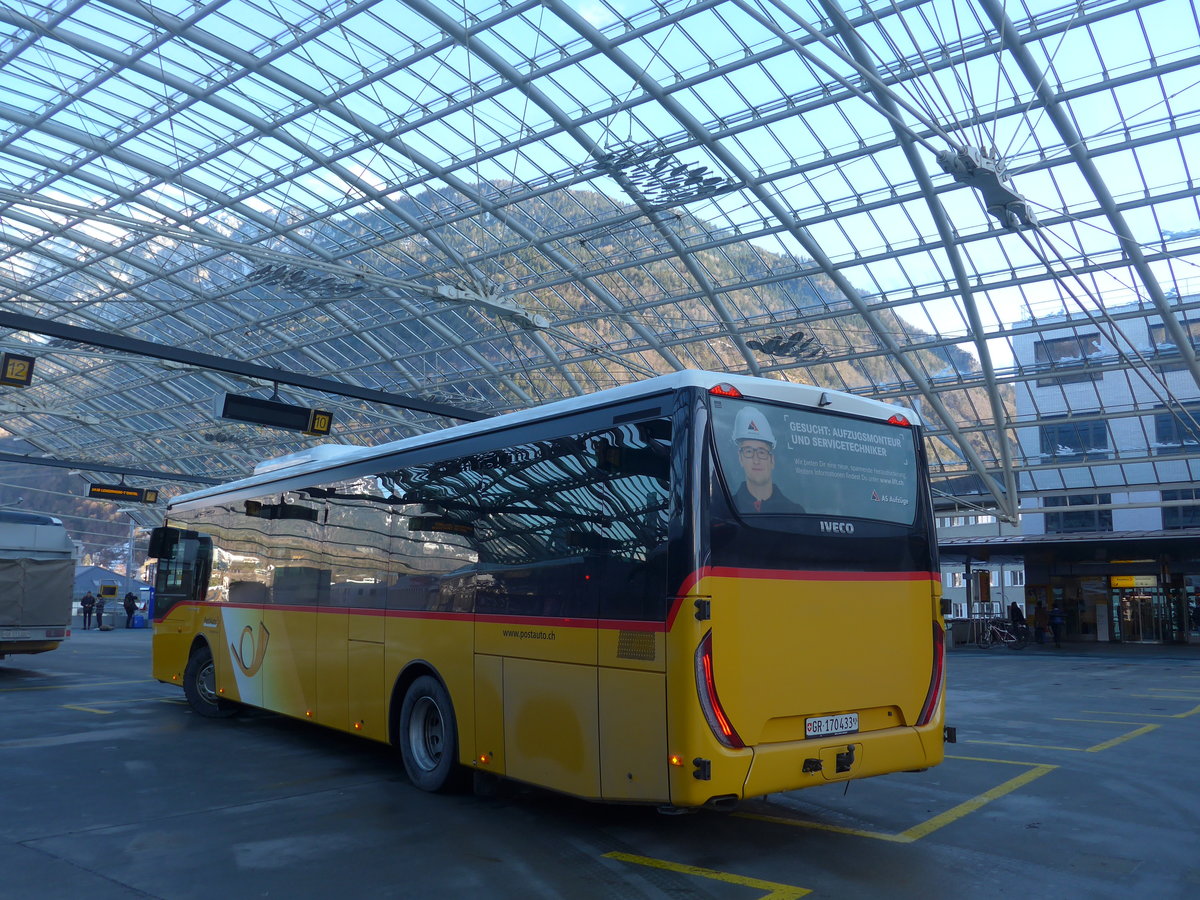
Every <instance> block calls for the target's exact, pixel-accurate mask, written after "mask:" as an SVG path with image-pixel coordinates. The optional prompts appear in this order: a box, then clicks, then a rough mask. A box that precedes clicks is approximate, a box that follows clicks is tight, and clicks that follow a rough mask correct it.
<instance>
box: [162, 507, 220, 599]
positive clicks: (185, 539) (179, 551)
mask: <svg viewBox="0 0 1200 900" xmlns="http://www.w3.org/2000/svg"><path fill="white" fill-rule="evenodd" d="M155 532H164V533H163V534H157V535H156V534H152V535H151V546H152V549H153V551H154V553H156V554H157V555H158V573H157V575H156V576H155V579H154V607H155V609H154V614H155V616H156V617H162V616H164V615H166V613H167V611H168V610H170V608H171V607H172V606H174V605H175V604H177V603H185V602H186V603H199V602H202V601H203V600H204V599H205V595H206V593H207V590H208V582H209V574H210V572H211V570H212V557H213V549H212V538H210V537H209V536H208V535H206V534H199V533H198V532H195V531H180V530H179V529H177V528H165V527H164V528H156V529H155ZM164 554H166V555H164ZM151 555H154V554H151Z"/></svg>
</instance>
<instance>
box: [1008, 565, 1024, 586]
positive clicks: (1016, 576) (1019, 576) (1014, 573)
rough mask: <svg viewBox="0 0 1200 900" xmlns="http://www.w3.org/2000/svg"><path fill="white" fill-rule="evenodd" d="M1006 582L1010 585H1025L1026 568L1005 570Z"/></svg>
mask: <svg viewBox="0 0 1200 900" xmlns="http://www.w3.org/2000/svg"><path fill="white" fill-rule="evenodd" d="M1004 583H1005V584H1006V585H1008V586H1009V587H1024V586H1025V570H1024V569H1007V570H1006V571H1005V572H1004Z"/></svg>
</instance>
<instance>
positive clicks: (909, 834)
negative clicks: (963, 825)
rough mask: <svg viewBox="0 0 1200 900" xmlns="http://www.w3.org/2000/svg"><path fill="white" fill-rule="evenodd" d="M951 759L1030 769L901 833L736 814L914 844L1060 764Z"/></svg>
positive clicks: (782, 823)
mask: <svg viewBox="0 0 1200 900" xmlns="http://www.w3.org/2000/svg"><path fill="white" fill-rule="evenodd" d="M946 758H947V759H959V760H966V761H969V762H985V763H1000V764H1003V765H1012V766H1029V767H1030V768H1029V771H1027V772H1022V773H1021V774H1020V775H1017V776H1015V777H1013V778H1010V779H1008V781H1005V782H1003V783H1002V784H998V785H996V787H994V788H992V789H990V790H987V791H984V792H983V793H982V794H979V795H977V796H975V797H972V798H970V799H969V800H964V801H963V802H962V803H960V804H958V805H957V806H955V807H952V808H950V809H948V810H946V811H945V812H944V813H939V814H938V815H936V816H934V817H933V818H931V819H926V820H925V821H924V822H919V823H918V824H916V825H914V826H912V827H911V828H907V829H905V830H904V831H901V832H900V833H899V834H888V833H887V832H883V831H865V830H862V829H858V828H844V827H842V826H840V825H824V824H821V823H819V822H805V821H803V820H802V819H789V818H786V817H784V816H765V815H759V814H757V813H741V812H739V813H734V815H735V816H740V817H741V818H743V819H756V820H758V821H760V822H772V823H774V824H777V825H791V826H793V827H796V828H812V829H816V830H818V831H832V832H834V833H836V834H852V835H855V836H856V837H866V838H872V839H873V840H877V841H889V842H891V843H894V844H911V843H914V842H915V841H919V840H920V839H921V838H923V837H926V836H927V835H930V834H932V833H933V832H935V831H937V830H938V829H939V828H945V827H946V826H947V825H949V824H951V823H952V822H956V821H958V820H959V819H961V818H963V817H964V816H966V815H968V814H969V813H973V812H975V810H977V809H979V808H980V807H982V806H985V805H987V804H988V803H991V802H992V801H993V800H996V799H998V798H1000V797H1003V796H1004V795H1005V794H1011V793H1012V792H1013V791H1015V790H1016V789H1017V788H1019V787H1024V786H1025V785H1027V784H1029V782H1031V781H1033V780H1034V779H1035V778H1041V777H1042V776H1043V775H1045V774H1047V773H1049V772H1053V771H1054V770H1055V769H1057V768H1058V766H1052V765H1044V764H1042V763H1027V762H1016V761H1014V760H1011V759H986V758H983V757H977V756H947V757H946Z"/></svg>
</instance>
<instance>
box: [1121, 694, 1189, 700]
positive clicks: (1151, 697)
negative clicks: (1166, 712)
mask: <svg viewBox="0 0 1200 900" xmlns="http://www.w3.org/2000/svg"><path fill="white" fill-rule="evenodd" d="M1127 696H1129V697H1135V698H1138V700H1198V698H1200V695H1198V694H1189V695H1188V696H1184V697H1176V696H1171V695H1169V694H1129V695H1127Z"/></svg>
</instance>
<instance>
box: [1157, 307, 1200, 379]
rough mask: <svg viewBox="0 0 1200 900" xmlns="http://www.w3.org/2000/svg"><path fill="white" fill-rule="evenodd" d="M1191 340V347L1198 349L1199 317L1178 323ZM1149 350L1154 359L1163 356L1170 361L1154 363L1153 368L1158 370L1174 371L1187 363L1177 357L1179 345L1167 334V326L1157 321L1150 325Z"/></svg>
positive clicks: (1199, 338)
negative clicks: (1155, 323)
mask: <svg viewBox="0 0 1200 900" xmlns="http://www.w3.org/2000/svg"><path fill="white" fill-rule="evenodd" d="M1179 324H1180V325H1181V326H1182V327H1183V330H1184V332H1185V333H1186V334H1187V336H1188V337H1189V338H1190V339H1191V341H1192V348H1193V349H1200V319H1192V320H1185V321H1183V322H1180V323H1179ZM1150 345H1151V352H1152V353H1153V354H1154V357H1155V359H1159V358H1163V359H1169V360H1172V362H1164V363H1156V364H1155V368H1156V369H1158V370H1159V371H1160V372H1175V371H1178V370H1179V369H1185V368H1187V364H1186V363H1184V362H1183V361H1182V360H1181V359H1179V345H1177V344H1176V343H1175V341H1174V340H1173V339H1172V338H1171V336H1170V335H1169V334H1167V326H1166V325H1163V324H1162V323H1159V324H1157V325H1151V326H1150Z"/></svg>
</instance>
